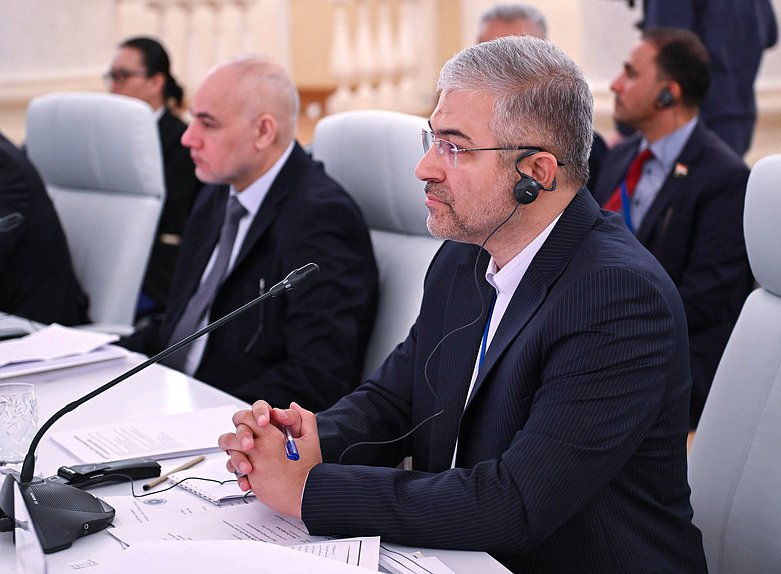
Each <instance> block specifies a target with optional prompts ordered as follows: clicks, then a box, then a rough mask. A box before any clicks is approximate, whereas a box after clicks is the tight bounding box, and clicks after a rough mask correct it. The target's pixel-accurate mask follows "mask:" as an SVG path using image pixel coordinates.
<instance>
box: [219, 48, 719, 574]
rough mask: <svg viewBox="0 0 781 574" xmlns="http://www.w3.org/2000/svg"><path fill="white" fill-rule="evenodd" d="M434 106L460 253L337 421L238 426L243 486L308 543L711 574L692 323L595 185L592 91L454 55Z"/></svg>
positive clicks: (443, 192)
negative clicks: (408, 465)
mask: <svg viewBox="0 0 781 574" xmlns="http://www.w3.org/2000/svg"><path fill="white" fill-rule="evenodd" d="M437 90H438V93H439V102H438V104H437V107H436V109H435V110H434V112H433V114H432V115H431V130H432V131H430V132H428V131H426V132H424V134H423V135H424V150H426V153H425V155H424V156H423V158H422V159H421V160H420V163H419V164H418V166H417V170H416V175H417V176H418V178H420V179H421V180H423V181H425V182H426V189H425V202H426V206H427V207H428V210H429V216H428V227H429V230H430V231H431V233H432V234H433V235H435V236H437V237H442V238H445V239H449V240H450V241H446V242H445V243H444V245H443V246H442V248H441V249H440V251H439V253H438V254H437V255H436V257H435V258H434V260H433V261H432V263H431V266H430V268H429V271H428V275H427V277H426V282H425V290H424V295H423V302H422V305H421V310H420V315H419V317H418V319H417V321H416V322H415V324H414V325H413V327H412V329H411V331H410V334H409V336H408V337H407V339H406V340H405V341H404V342H403V343H402V344H401V345H400V346H399V347H398V348H396V349H395V350H394V351H393V353H391V355H390V356H389V357H388V359H387V360H386V361H385V363H384V364H383V365H382V367H380V369H378V370H377V371H376V372H375V373H374V375H372V376H371V377H370V378H369V380H368V381H367V382H366V383H364V384H363V385H362V386H360V387H359V388H358V389H356V390H355V391H354V392H352V393H351V394H349V395H347V396H346V397H344V398H342V399H341V400H340V401H339V402H338V403H336V405H334V406H333V407H331V408H330V409H328V410H327V411H325V412H321V413H319V414H317V415H314V414H313V413H311V412H309V411H307V410H304V409H303V408H302V407H300V406H298V404H295V403H294V404H292V405H291V408H290V409H286V410H281V409H277V408H275V409H271V408H270V406H269V403H268V402H266V401H258V402H256V403H255V404H254V405H253V409H252V411H249V410H244V411H240V412H238V413H236V415H234V417H233V422H234V424H236V432H235V433H228V434H225V435H223V436H221V437H220V439H219V444H220V447H221V448H223V449H224V450H226V451H228V452H229V454H230V460H229V462H228V465H227V466H228V470H231V471H233V470H238V471H239V472H241V473H244V474H246V476H243V477H241V478H240V479H239V484H240V486H241V487H242V488H243V489H245V490H246V489H248V488H252V490H253V491H254V492H255V493H256V494H257V496H258V498H259V499H260V500H261V501H262V502H264V503H265V504H267V505H268V506H270V507H272V508H274V509H275V510H277V511H278V512H283V513H287V514H290V515H292V516H297V517H300V518H302V519H303V521H304V523H305V524H306V526H307V528H308V530H309V532H310V533H311V534H313V535H318V534H339V535H343V536H353V535H365V536H373V535H378V536H381V537H382V538H383V539H384V540H388V541H391V542H398V543H402V544H414V545H416V546H424V547H431V548H455V549H463V550H483V551H487V552H490V553H491V554H492V555H493V556H494V557H495V558H496V559H498V560H499V561H500V562H502V563H503V564H504V565H505V566H507V567H508V568H509V569H511V570H512V571H513V572H561V573H570V572H583V571H590V572H620V573H626V572H649V571H657V572H666V573H670V572H681V573H683V572H687V573H690V572H704V571H705V569H706V567H705V557H704V554H703V549H702V538H701V535H700V532H699V530H698V529H697V528H696V527H695V526H694V525H693V524H692V521H691V520H692V507H691V505H690V503H689V492H690V491H689V486H688V484H687V478H686V434H687V428H688V426H687V422H688V407H689V387H690V384H691V379H690V376H689V364H688V352H687V351H688V349H687V345H686V318H685V316H684V311H683V306H682V305H681V300H680V296H679V295H678V292H677V290H676V289H675V285H673V283H672V282H671V281H670V278H669V277H668V276H667V274H666V273H665V272H664V269H662V267H661V265H659V262H658V261H656V260H655V259H654V258H653V256H651V255H650V254H649V253H648V252H647V251H646V250H645V249H643V247H642V246H641V245H640V244H639V243H638V242H637V240H636V239H635V238H634V237H633V236H632V234H631V233H629V231H628V230H627V229H626V226H625V225H624V224H623V223H622V222H621V221H620V219H619V218H618V217H616V216H615V215H612V214H607V213H605V212H602V211H600V209H599V206H598V205H597V203H596V202H595V201H594V200H593V198H592V196H591V194H590V193H589V192H588V191H587V190H586V189H585V188H584V187H583V186H584V185H585V183H586V178H587V176H588V153H589V147H590V145H591V132H592V126H591V121H592V111H593V102H592V97H591V92H590V91H589V87H588V84H587V83H586V80H585V79H584V77H583V75H582V73H581V71H580V70H579V69H578V67H577V66H576V65H575V63H574V62H572V60H571V59H570V58H569V57H567V56H566V55H565V54H564V53H563V52H562V51H561V50H560V49H558V48H557V47H556V46H554V45H553V44H551V43H550V42H544V41H542V40H539V39H537V38H532V37H519V36H513V37H507V38H501V39H498V40H495V41H493V42H487V43H484V44H478V45H476V46H472V47H471V48H467V49H466V50H464V51H463V52H461V53H459V54H457V55H456V56H455V57H454V58H453V59H451V60H450V61H449V62H448V63H447V64H445V66H444V68H443V69H442V72H441V73H440V76H439V82H438V84H437ZM553 110H555V113H553ZM481 247H484V248H485V251H484V250H483V249H481ZM478 275H479V276H480V279H478ZM483 277H484V279H483ZM270 404H272V405H274V406H282V407H285V406H287V405H286V404H284V403H274V402H273V401H270ZM277 425H286V426H289V427H290V431H291V433H292V434H293V436H294V437H295V440H296V442H297V446H298V450H299V452H300V455H301V458H300V460H299V461H297V462H291V461H289V460H287V458H286V456H285V450H284V444H285V436H284V434H283V433H282V432H281V431H280V430H279V429H278V428H277ZM405 456H411V457H412V471H409V470H403V469H400V468H397V465H398V464H399V462H400V461H401V460H402V459H403V458H404V457H405Z"/></svg>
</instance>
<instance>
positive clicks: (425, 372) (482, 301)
mask: <svg viewBox="0 0 781 574" xmlns="http://www.w3.org/2000/svg"><path fill="white" fill-rule="evenodd" d="M520 206H521V204H520V203H517V202H516V204H515V207H514V208H513V210H512V211H511V212H510V215H508V216H507V217H505V218H504V220H502V222H501V223H500V224H499V225H497V226H496V227H495V228H494V230H493V231H491V233H489V234H488V237H486V238H485V240H484V241H483V242H482V243H481V244H480V248H479V249H478V250H477V255H476V256H475V263H474V266H473V268H472V276H473V279H474V283H475V289H476V290H477V296H478V297H479V298H480V312H479V313H478V314H477V317H475V318H474V319H472V320H471V321H469V322H468V323H466V324H465V325H461V326H460V327H456V328H455V329H452V330H451V331H449V332H448V333H446V334H445V335H443V336H442V338H441V339H440V340H439V341H438V342H437V344H436V345H434V348H433V349H431V352H430V353H429V354H428V357H427V358H426V362H425V364H424V365H423V378H424V380H425V381H426V386H427V387H428V390H429V392H430V393H431V396H432V397H434V402H435V403H436V402H437V401H439V397H438V396H437V393H436V392H435V391H434V387H432V386H431V381H430V380H429V377H428V367H429V363H430V362H431V358H432V357H433V356H434V353H436V352H437V350H438V349H439V347H440V346H441V345H442V344H443V343H444V342H445V340H446V339H448V338H449V337H450V336H451V335H453V334H455V333H458V332H459V331H463V330H464V329H467V328H469V327H471V326H472V325H474V324H475V323H477V322H478V321H479V320H480V318H481V317H482V316H483V313H484V312H485V299H483V293H482V291H481V290H480V282H479V280H478V278H477V266H478V263H479V262H480V255H481V254H482V253H483V250H484V249H485V246H486V244H487V243H488V241H490V239H491V238H492V237H493V236H494V235H495V234H496V232H497V231H499V229H501V228H502V226H504V225H505V224H506V223H507V222H508V221H510V219H512V217H513V216H514V215H515V212H516V211H518V208H519V207H520ZM444 412H445V409H444V408H441V409H439V410H438V411H437V412H435V413H434V414H431V415H429V416H427V417H426V418H425V419H423V420H422V421H420V422H419V423H418V424H416V425H415V426H414V427H412V428H411V429H410V430H408V431H407V432H406V433H404V434H403V435H401V436H399V437H396V438H393V439H389V440H379V441H359V442H354V443H353V444H351V445H348V446H347V447H345V449H344V450H343V451H342V454H340V455H339V460H338V461H337V464H342V460H343V459H344V456H345V455H346V454H347V452H348V451H350V450H351V449H353V448H354V447H356V446H380V445H387V444H393V443H395V442H399V441H401V440H404V439H406V438H407V437H408V436H410V435H411V434H412V433H414V432H415V431H416V430H418V429H419V428H420V427H422V426H423V425H424V424H426V423H427V422H429V421H431V420H433V419H435V418H436V417H438V416H440V415H441V414H443V413H444Z"/></svg>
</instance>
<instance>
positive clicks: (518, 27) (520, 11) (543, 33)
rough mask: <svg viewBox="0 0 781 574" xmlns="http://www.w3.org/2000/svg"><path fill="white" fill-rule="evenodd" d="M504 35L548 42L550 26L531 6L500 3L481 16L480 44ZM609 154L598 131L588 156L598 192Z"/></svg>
mask: <svg viewBox="0 0 781 574" xmlns="http://www.w3.org/2000/svg"><path fill="white" fill-rule="evenodd" d="M504 36H534V37H535V38H541V39H543V40H546V39H547V38H548V25H547V24H546V23H545V16H543V14H542V12H540V11H539V10H538V9H537V8H535V7H534V6H531V5H529V4H497V5H496V6H494V7H493V8H489V9H488V10H486V11H485V12H483V14H482V15H481V16H480V24H479V27H478V30H477V41H478V42H488V41H490V40H495V39H496V38H502V37H504ZM606 153H607V144H605V140H604V139H602V136H600V135H599V134H598V133H596V132H594V141H593V142H592V143H591V152H590V154H589V156H588V170H589V177H588V182H587V183H586V187H588V189H590V190H591V189H594V184H595V183H596V180H597V174H598V173H599V169H600V167H601V165H602V161H603V160H604V157H605V154H606Z"/></svg>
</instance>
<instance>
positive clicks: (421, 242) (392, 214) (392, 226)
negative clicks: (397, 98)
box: [312, 110, 442, 375]
mask: <svg viewBox="0 0 781 574" xmlns="http://www.w3.org/2000/svg"><path fill="white" fill-rule="evenodd" d="M427 125H428V124H427V122H426V120H425V118H422V117H419V116H412V115H407V114H401V113H397V112H388V111H377V110H365V111H354V112H344V113H340V114H334V115H332V116H327V117H325V118H323V119H322V120H321V121H320V122H318V124H317V126H316V127H315V134H314V141H313V143H312V152H313V156H314V157H315V158H316V159H318V160H320V161H322V162H323V164H324V165H325V170H326V172H327V173H328V174H329V175H330V176H331V177H332V178H334V179H335V180H336V181H337V182H339V183H340V184H341V185H342V187H344V188H345V190H346V191H347V192H348V193H349V194H350V195H351V196H352V197H353V198H354V199H355V201H356V203H357V204H358V206H359V207H360V209H361V211H362V212H363V215H364V217H365V219H366V223H367V225H368V226H369V230H370V233H371V237H372V245H373V247H374V256H375V258H376V260H377V267H378V271H379V281H380V293H379V305H378V307H377V317H376V319H375V323H374V330H373V331H372V335H371V339H370V341H369V345H368V348H367V351H366V355H365V359H364V374H365V375H368V374H370V373H371V372H372V371H374V370H375V369H376V368H377V367H379V366H380V365H381V364H382V361H383V360H384V359H385V357H387V356H388V354H389V353H390V352H391V351H392V350H393V349H394V347H396V345H398V344H399V343H401V342H402V341H403V340H404V338H405V337H406V336H407V333H408V332H409V329H410V327H411V326H412V324H413V323H414V321H415V319H416V317H417V316H418V312H419V310H420V303H421V300H422V298H423V279H424V277H425V274H426V270H427V269H428V265H429V263H430V262H431V259H432V257H433V256H434V253H436V251H437V249H439V246H440V245H441V244H442V242H441V241H440V240H439V239H435V238H433V237H432V236H431V235H430V234H429V233H428V229H427V228H426V218H427V211H426V207H425V204H424V199H425V195H424V192H423V188H424V184H423V182H421V181H420V180H418V179H417V178H416V177H415V166H416V165H417V163H418V160H420V158H421V157H422V155H423V149H422V146H421V142H420V130H421V129H422V128H425V127H427Z"/></svg>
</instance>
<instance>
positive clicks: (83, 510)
mask: <svg viewBox="0 0 781 574" xmlns="http://www.w3.org/2000/svg"><path fill="white" fill-rule="evenodd" d="M319 270H320V268H319V267H318V266H317V264H315V263H307V264H306V265H304V266H303V267H299V268H298V269H295V270H293V271H291V272H290V273H289V274H288V275H287V277H285V278H284V279H283V280H282V281H280V282H279V283H277V284H276V285H274V286H273V287H272V288H271V289H269V290H268V291H266V292H265V293H263V294H262V295H260V296H258V297H256V298H255V299H253V300H252V301H249V302H248V303H245V304H244V305H242V306H241V307H239V308H238V309H235V310H234V311H231V312H230V313H228V314H227V315H225V316H224V317H222V318H220V319H217V320H216V321H214V322H213V323H210V324H209V325H206V326H205V327H204V328H203V329H200V330H199V331H196V332H195V333H193V334H191V335H188V336H187V337H185V338H184V339H182V340H181V341H179V342H178V343H174V344H173V345H171V346H170V347H168V348H167V349H164V350H163V351H161V352H159V353H158V354H156V355H154V356H153V357H150V358H149V359H147V360H146V361H144V362H143V363H140V364H139V365H136V366H135V367H133V368H132V369H129V370H128V371H125V372H124V373H122V374H121V375H119V376H118V377H116V378H114V379H112V380H111V381H109V382H108V383H105V384H104V385H102V386H100V387H98V388H97V389H95V390H94V391H92V392H90V393H87V394H86V395H84V396H83V397H81V398H79V399H76V400H75V401H73V402H71V403H69V404H67V405H65V406H64V407H63V408H61V409H60V410H59V411H57V412H56V413H54V414H53V415H52V416H51V417H49V419H48V420H47V421H46V422H45V423H44V424H43V425H42V426H41V428H40V429H39V430H38V432H37V433H36V434H35V436H34V437H33V440H32V442H31V443H30V448H29V450H28V451H27V455H26V456H25V458H24V463H23V464H22V471H21V473H20V474H19V476H18V478H17V477H14V476H13V475H11V474H9V475H7V476H6V478H5V481H4V483H3V486H2V490H1V491H0V510H1V511H2V512H4V513H5V514H6V515H7V516H9V517H13V516H14V512H13V481H17V482H18V483H19V486H20V488H21V491H22V496H23V498H24V500H25V502H26V503H27V508H28V511H29V513H30V517H31V519H32V520H31V521H32V522H33V524H35V526H36V530H37V531H38V536H39V538H40V539H41V545H42V546H43V551H44V552H45V553H46V554H50V553H52V552H57V551H58V550H64V549H65V548H69V547H70V546H71V544H73V542H74V540H76V538H78V537H80V536H86V535H87V534H91V533H92V532H97V531H99V530H102V529H103V528H106V527H107V526H108V525H109V524H110V523H111V521H112V520H113V519H114V514H115V511H114V509H113V508H112V507H111V506H109V505H108V504H106V503H105V502H103V501H102V500H100V499H99V498H97V497H95V496H93V495H92V494H90V493H88V492H85V491H83V490H80V489H78V488H75V487H73V486H71V485H67V484H60V483H55V482H48V481H45V480H36V481H33V474H34V473H35V451H36V449H37V447H38V443H39V442H40V441H41V438H42V437H43V435H44V434H45V433H46V431H47V430H49V428H50V427H51V426H52V425H53V424H54V423H55V422H57V421H58V420H59V419H60V418H62V417H63V416H64V415H65V414H66V413H69V412H70V411H72V410H74V409H75V408H76V407H78V406H80V405H82V404H83V403H85V402H87V401H89V400H90V399H93V398H94V397H96V396H98V395H99V394H101V393H103V392H104V391H107V390H108V389H110V388H111V387H113V386H115V385H117V384H119V383H121V382H122V381H124V380H125V379H127V378H129V377H132V376H133V375H135V374H136V373H138V372H139V371H142V370H144V369H146V368H147V367H148V366H150V365H154V364H155V363H157V362H159V361H161V360H162V359H164V358H166V357H167V356H169V355H170V354H172V353H175V352H176V351H178V350H179V349H181V348H182V347H184V346H186V345H189V344H190V343H192V342H193V341H194V340H195V339H197V338H198V337H201V336H203V335H205V334H207V333H210V332H212V331H214V330H215V329H217V328H218V327H220V326H222V325H224V324H225V323H227V322H228V321H230V320H232V319H233V318H235V317H237V316H238V315H241V314H242V313H244V312H245V311H247V310H248V309H250V308H252V307H254V306H255V305H257V304H259V303H261V302H262V301H264V300H266V299H268V298H270V297H278V296H279V295H282V294H283V293H286V292H288V291H290V290H291V289H294V288H295V287H296V286H297V285H298V284H299V283H301V282H302V281H304V280H306V279H307V278H309V277H311V276H312V275H314V274H316V273H317V272H318V271H319Z"/></svg>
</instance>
